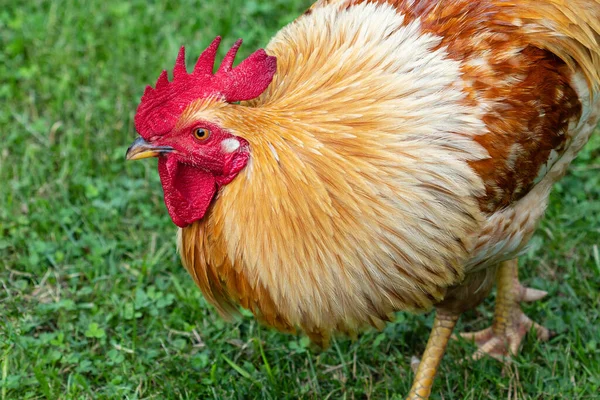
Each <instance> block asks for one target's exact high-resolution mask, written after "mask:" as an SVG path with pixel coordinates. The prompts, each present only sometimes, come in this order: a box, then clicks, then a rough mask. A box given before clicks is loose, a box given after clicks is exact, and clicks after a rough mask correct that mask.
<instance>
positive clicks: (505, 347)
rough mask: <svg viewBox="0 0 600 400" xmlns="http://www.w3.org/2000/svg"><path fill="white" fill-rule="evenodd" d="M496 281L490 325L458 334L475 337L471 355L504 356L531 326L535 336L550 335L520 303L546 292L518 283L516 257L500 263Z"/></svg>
mask: <svg viewBox="0 0 600 400" xmlns="http://www.w3.org/2000/svg"><path fill="white" fill-rule="evenodd" d="M496 282H497V284H498V291H497V292H498V293H497V297H496V308H495V310H494V321H493V324H492V326H491V327H490V328H487V329H484V330H482V331H479V332H472V333H461V334H460V335H461V336H462V337H463V338H465V339H467V340H473V341H475V343H476V344H477V347H479V350H477V352H476V353H475V354H474V355H473V358H474V359H479V358H481V357H483V356H484V355H486V354H488V355H490V356H492V357H494V358H496V359H499V360H505V358H506V357H507V356H509V355H511V354H512V355H515V354H517V353H518V351H519V346H520V345H521V341H522V340H523V337H524V336H525V334H526V333H527V332H529V330H531V328H532V327H533V328H534V329H535V331H536V333H537V337H538V339H540V340H543V341H546V340H548V339H549V338H550V331H549V330H548V329H546V328H545V327H543V326H541V325H538V324H537V323H535V322H533V321H532V320H531V319H529V317H527V316H526V315H525V314H524V313H523V311H522V310H521V307H520V306H519V302H521V301H526V302H532V301H536V300H540V299H541V298H543V297H544V296H546V294H547V293H546V292H544V291H542V290H537V289H531V288H526V287H523V286H522V285H521V284H520V283H519V275H518V265H517V260H516V259H514V260H511V261H506V262H504V263H502V264H501V265H500V267H499V268H498V272H497V273H496Z"/></svg>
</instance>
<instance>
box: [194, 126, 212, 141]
mask: <svg viewBox="0 0 600 400" xmlns="http://www.w3.org/2000/svg"><path fill="white" fill-rule="evenodd" d="M209 136H210V131H209V130H208V129H204V128H196V129H194V137H195V138H196V139H198V140H206V139H208V137H209Z"/></svg>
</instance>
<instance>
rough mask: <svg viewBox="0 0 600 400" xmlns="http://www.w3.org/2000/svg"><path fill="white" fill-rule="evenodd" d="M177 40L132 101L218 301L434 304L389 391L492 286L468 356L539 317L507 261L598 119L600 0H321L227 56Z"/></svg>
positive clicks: (146, 145) (192, 257) (292, 314)
mask: <svg viewBox="0 0 600 400" xmlns="http://www.w3.org/2000/svg"><path fill="white" fill-rule="evenodd" d="M220 40H221V39H220V38H219V37H217V39H215V40H214V41H213V42H212V44H211V45H210V46H209V47H208V48H207V49H206V50H205V51H204V52H203V53H202V54H201V55H200V57H199V59H198V61H197V63H196V64H195V67H194V69H193V71H192V72H188V71H187V69H186V65H185V51H184V49H183V48H182V49H181V50H180V52H179V55H178V57H177V60H176V63H175V67H174V70H173V78H172V80H171V81H170V80H169V78H168V74H167V72H166V71H163V72H162V74H161V75H160V77H159V78H158V81H157V83H156V85H155V87H154V88H152V87H150V86H148V87H147V88H146V90H145V92H144V94H143V96H142V99H141V103H140V105H139V107H138V109H137V113H136V115H135V127H136V130H137V132H138V133H139V135H140V137H139V138H138V139H137V140H136V141H135V142H134V144H133V145H132V146H131V147H130V148H129V149H128V152H127V159H130V160H135V159H141V158H146V157H158V172H159V175H160V179H161V183H162V187H163V191H164V199H165V204H166V207H167V210H168V212H169V215H170V216H171V219H172V220H173V222H174V223H175V224H176V225H177V226H179V227H180V229H179V231H178V248H179V252H180V254H181V258H182V262H183V265H184V266H185V268H186V269H187V270H188V271H189V273H190V274H191V276H192V277H193V279H194V280H195V282H196V284H197V285H198V286H199V287H200V288H201V289H202V291H203V293H204V295H205V296H206V298H207V299H208V300H209V301H210V302H211V303H212V304H213V305H214V306H215V307H216V309H217V310H218V311H219V312H220V313H221V314H222V315H224V316H231V315H232V314H234V313H235V312H236V311H237V310H238V306H242V307H244V308H246V309H249V310H250V311H251V312H252V313H254V315H256V317H257V318H258V319H259V320H260V321H262V322H263V323H264V324H266V325H269V326H272V327H275V328H277V329H279V330H282V331H286V332H293V331H295V330H296V329H301V330H302V331H304V332H305V333H306V334H307V335H308V336H309V337H310V338H311V339H312V340H313V341H314V342H316V343H317V344H320V345H322V346H327V344H328V341H329V339H330V337H331V335H332V334H334V333H345V334H348V335H350V336H355V335H356V334H357V332H359V331H360V330H361V329H363V328H365V327H369V326H373V327H376V328H382V327H383V326H384V324H385V323H386V322H387V321H389V320H390V319H391V318H392V317H393V313H394V312H396V311H413V312H420V311H426V310H429V309H431V308H433V307H435V309H436V317H435V321H434V326H433V329H432V333H431V336H430V338H429V341H428V343H427V346H426V349H425V352H424V355H423V358H422V361H421V363H420V365H419V367H418V370H417V372H416V374H415V379H414V383H413V386H412V389H411V392H410V394H409V398H410V399H424V398H428V397H429V394H430V392H431V388H432V383H433V378H434V376H435V373H436V370H437V368H438V365H439V363H440V360H441V358H442V356H443V353H444V350H445V348H446V345H447V342H448V341H449V339H450V337H451V336H452V331H453V328H454V326H455V324H456V321H457V320H458V317H459V315H460V314H461V313H463V312H464V311H465V310H469V309H472V308H473V307H475V306H477V305H478V304H480V302H481V301H482V300H483V299H484V298H485V297H486V296H487V294H488V293H489V292H490V290H491V288H492V286H493V284H494V282H496V283H497V288H498V296H497V300H496V309H495V316H494V321H493V324H492V326H491V328H488V329H486V330H484V331H481V332H477V333H468V334H464V336H465V337H467V338H470V339H472V340H474V341H475V342H477V344H478V345H479V350H478V352H477V353H476V357H479V356H481V355H483V354H489V355H492V356H495V357H498V358H504V357H505V356H508V355H510V354H514V353H516V352H517V351H518V349H519V345H520V342H521V340H522V338H523V336H524V335H525V333H526V332H527V331H529V330H530V329H534V330H535V331H536V332H537V335H538V337H539V338H540V339H547V338H548V336H549V331H548V330H547V329H546V328H544V327H542V326H541V325H538V324H536V323H534V322H533V321H531V320H530V319H529V318H528V317H527V316H526V315H524V313H523V312H522V311H521V308H520V305H519V303H520V302H521V301H534V300H538V299H540V298H542V297H543V296H544V295H545V292H542V291H539V290H535V289H530V288H525V287H523V286H522V285H521V284H520V283H519V281H518V274H517V257H518V256H519V254H520V253H521V252H522V251H523V249H524V247H525V246H526V244H527V242H528V241H529V239H530V238H531V236H532V235H533V233H534V230H535V228H536V226H537V224H538V222H539V221H540V219H541V218H542V216H543V214H544V210H545V208H546V205H547V202H548V195H549V192H550V190H551V187H552V185H553V183H555V182H556V181H557V180H559V179H560V178H561V177H562V176H563V175H564V174H565V172H566V170H567V167H568V166H569V164H570V163H571V161H572V160H573V159H574V158H575V156H576V154H577V152H578V151H579V150H580V149H581V148H582V147H583V146H584V144H585V143H586V142H587V140H588V139H589V137H590V136H591V134H592V132H593V130H594V128H595V126H596V125H597V123H598V120H599V118H600V102H599V101H598V94H599V91H600V89H599V88H600V0H569V1H568V2H565V1H559V0H545V1H533V0H522V1H518V2H516V1H509V0H481V1H471V0H437V1H436V0H387V1H386V0H320V1H318V2H317V3H316V4H314V5H313V6H312V7H311V8H310V9H309V10H308V11H306V13H304V15H302V16H300V17H299V18H298V19H296V20H295V21H294V22H292V23H291V24H289V25H288V26H286V27H285V28H283V29H282V30H281V31H280V32H279V33H277V34H276V35H275V37H274V38H273V39H272V40H271V42H270V43H269V44H268V46H267V47H266V50H262V49H261V50H258V51H256V52H255V53H253V54H252V55H250V56H249V57H248V58H247V59H245V60H244V61H242V62H241V63H240V64H239V65H237V66H236V67H234V66H233V64H234V58H235V56H236V52H237V51H238V49H239V47H240V45H241V40H240V41H237V42H236V43H235V45H234V46H233V47H232V48H231V50H229V52H228V53H227V55H226V56H225V58H224V60H223V61H222V63H221V65H220V67H219V68H218V70H217V71H216V72H214V71H213V67H214V62H215V56H216V52H217V49H218V47H219V43H220Z"/></svg>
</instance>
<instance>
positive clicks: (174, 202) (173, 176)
mask: <svg viewBox="0 0 600 400" xmlns="http://www.w3.org/2000/svg"><path fill="white" fill-rule="evenodd" d="M158 174H159V175H160V181H161V183H162V187H163V192H164V196H165V204H166V206H167V210H168V211H169V215H170V216H171V219H172V220H173V223H175V225H177V226H178V227H180V228H185V227H186V226H188V225H190V224H191V223H192V222H194V221H197V220H199V219H202V217H204V214H205V213H206V210H208V207H209V206H210V203H211V201H212V199H213V197H214V196H215V193H216V192H217V181H216V179H215V178H214V176H213V175H212V174H211V173H210V172H208V171H204V170H202V169H199V168H196V167H192V166H190V165H187V164H183V163H180V162H178V161H177V160H176V159H175V157H169V156H166V157H160V158H159V160H158Z"/></svg>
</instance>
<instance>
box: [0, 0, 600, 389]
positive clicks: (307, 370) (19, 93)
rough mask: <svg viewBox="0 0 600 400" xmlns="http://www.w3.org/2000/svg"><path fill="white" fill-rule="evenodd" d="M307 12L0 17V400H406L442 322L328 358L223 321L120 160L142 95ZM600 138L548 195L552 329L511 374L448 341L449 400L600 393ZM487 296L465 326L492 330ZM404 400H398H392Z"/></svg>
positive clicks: (103, 7)
mask: <svg viewBox="0 0 600 400" xmlns="http://www.w3.org/2000/svg"><path fill="white" fill-rule="evenodd" d="M309 3H310V0H302V1H301V0H291V1H290V0H268V1H267V0H260V1H259V0H226V1H216V0H204V1H198V2H193V1H182V2H174V1H160V2H148V1H141V0H135V1H130V2H122V1H118V0H103V1H91V2H87V4H86V5H83V4H84V2H79V1H74V0H66V1H60V0H56V1H35V0H32V1H28V2H17V1H14V0H10V1H9V2H8V3H7V2H6V0H5V1H3V2H2V4H3V6H2V7H0V49H1V51H0V77H1V80H0V103H1V106H0V263H1V265H2V268H1V270H0V400H7V399H41V398H48V399H125V398H126V399H200V398H201V399H211V398H213V399H254V398H259V399H260V398H265V399H295V398H305V399H392V398H395V399H400V398H401V394H405V393H406V392H407V390H408V388H409V385H410V382H411V379H412V373H411V372H410V368H409V363H410V357H411V356H412V355H415V354H420V353H421V352H422V350H423V348H424V346H425V343H426V339H427V335H428V330H429V327H430V326H431V323H432V318H431V315H421V316H412V315H408V314H399V315H398V321H397V322H396V323H394V324H390V325H388V326H387V328H386V329H385V330H384V331H383V332H368V333H366V334H364V335H363V336H361V337H360V339H359V340H358V341H357V342H355V343H353V342H351V341H349V340H347V339H339V340H337V341H336V342H335V343H334V346H332V348H331V349H329V350H328V351H326V352H324V353H321V354H317V353H313V352H311V351H310V350H309V346H308V342H307V340H306V339H304V338H302V337H300V336H298V337H296V336H288V335H283V334H279V333H276V332H273V331H270V330H268V329H265V328H264V327H261V326H259V325H258V324H257V323H256V322H255V321H254V320H253V319H252V318H248V317H245V318H243V320H241V321H240V322H237V323H234V324H227V323H224V322H223V321H222V320H221V319H220V318H219V317H218V316H217V315H216V313H215V312H214V311H213V310H212V309H211V308H210V307H209V306H207V304H206V302H205V301H204V299H203V298H202V296H201V294H200V292H199V291H198V290H197V289H196V287H195V286H194V284H193V282H192V280H191V279H190V278H189V277H188V275H187V273H186V272H185V271H184V269H183V268H182V267H181V266H180V263H179V259H178V256H177V255H176V252H175V235H174V234H175V228H174V226H173V225H172V223H171V221H170V219H169V217H168V215H167V213H166V211H165V208H164V205H163V203H162V192H161V188H160V184H159V181H158V176H157V172H156V166H155V163H153V162H144V163H141V162H140V163H125V161H124V153H125V149H126V148H127V146H128V145H129V144H130V142H131V141H132V140H133V139H134V138H135V132H134V129H133V121H132V120H133V114H134V111H135V107H136V105H137V102H138V100H139V97H140V95H141V93H142V91H143V88H144V86H145V85H146V84H148V83H151V82H153V81H154V80H155V79H156V77H157V76H158V73H159V72H160V70H161V69H163V68H165V67H168V68H170V67H171V65H172V63H173V62H174V59H175V55H176V53H177V49H178V47H179V46H180V45H181V44H185V45H187V47H188V54H189V55H190V58H189V60H188V61H189V62H190V63H191V60H192V58H193V55H194V54H198V53H199V52H200V51H201V50H202V49H204V48H205V47H206V46H207V45H208V43H209V42H210V41H211V40H212V39H213V38H214V36H216V34H221V35H223V36H224V37H225V43H224V44H225V46H223V47H224V48H227V47H228V45H230V44H231V43H232V42H233V41H234V40H235V39H236V38H238V37H243V38H244V39H245V45H244V46H243V48H242V51H241V55H242V56H246V55H248V54H249V53H250V52H251V51H253V50H255V49H256V48H258V47H259V46H264V44H266V42H267V40H268V38H269V37H270V36H271V35H272V34H273V33H274V32H276V31H277V29H278V28H280V27H281V26H283V25H284V24H285V23H287V22H288V21H291V20H292V19H293V18H294V17H295V16H296V15H298V14H299V13H300V12H301V11H302V10H304V9H305V8H306V7H307V6H308V5H309ZM599 171H600V138H599V137H598V135H596V136H595V137H594V138H593V140H592V142H591V143H590V144H589V145H588V146H587V147H586V149H585V151H584V152H583V154H582V155H581V157H580V158H579V159H578V160H577V162H576V163H575V165H574V167H573V168H572V170H571V172H570V174H569V175H568V176H567V177H566V178H565V179H564V180H563V181H562V183H561V184H560V185H559V186H557V188H556V190H555V191H554V193H553V195H552V203H551V206H550V208H549V211H548V217H547V218H546V219H545V221H544V222H543V223H542V225H541V227H540V229H539V230H538V232H537V234H536V236H535V238H534V240H533V242H532V245H531V249H530V250H529V252H528V253H527V255H526V256H524V257H523V260H522V263H523V267H522V277H523V279H524V281H525V282H526V283H527V284H529V285H531V286H534V287H537V288H540V289H544V290H547V291H549V292H550V296H549V297H548V298H547V299H545V300H544V301H541V302H537V303H535V304H532V305H527V306H526V312H527V313H528V314H529V315H530V316H531V317H532V318H534V319H535V320H537V321H539V322H542V323H544V324H546V326H548V327H549V328H551V329H553V330H555V331H557V332H558V336H556V337H555V338H554V339H552V340H551V341H550V342H549V343H544V344H540V343H537V342H536V341H535V340H533V339H531V338H528V339H527V340H526V343H525V345H524V349H523V352H522V355H520V356H518V357H517V359H516V363H515V364H514V366H513V367H512V368H511V369H510V370H509V371H508V373H507V374H505V375H504V376H503V375H502V373H501V371H502V368H501V366H500V365H499V364H498V363H497V362H495V361H493V360H487V359H486V360H482V361H480V362H476V363H475V362H465V363H461V359H462V358H463V357H465V356H467V355H468V354H470V352H472V350H473V348H472V346H471V345H470V344H466V343H462V342H459V343H452V344H451V345H450V346H449V349H448V352H447V355H446V357H445V359H444V361H443V363H442V368H441V371H440V375H439V379H438V380H437V382H436V386H435V392H436V394H435V395H434V396H433V398H435V399H480V398H491V399H503V398H509V396H512V397H510V398H514V394H515V393H516V394H518V395H519V396H520V397H521V398H534V399H551V398H557V399H559V398H560V399H563V398H564V399H586V398H587V399H592V398H598V396H599V394H598V393H599V392H600V343H599V340H600V337H599V336H598V331H599V330H600V323H599V321H600V311H599V308H600V307H599V303H600V295H599V293H600V254H599V252H600V249H599V248H598V247H599V246H600V201H599V200H600V173H599ZM491 300H492V299H489V300H488V301H487V302H486V303H485V304H484V305H483V306H481V307H479V308H478V309H477V310H476V311H473V312H470V313H468V314H467V315H465V317H463V318H462V320H461V322H460V324H459V329H465V328H466V329H470V330H471V329H477V328H483V327H485V326H486V325H487V324H489V322H490V320H491V311H492V302H491ZM394 393H396V394H394Z"/></svg>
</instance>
